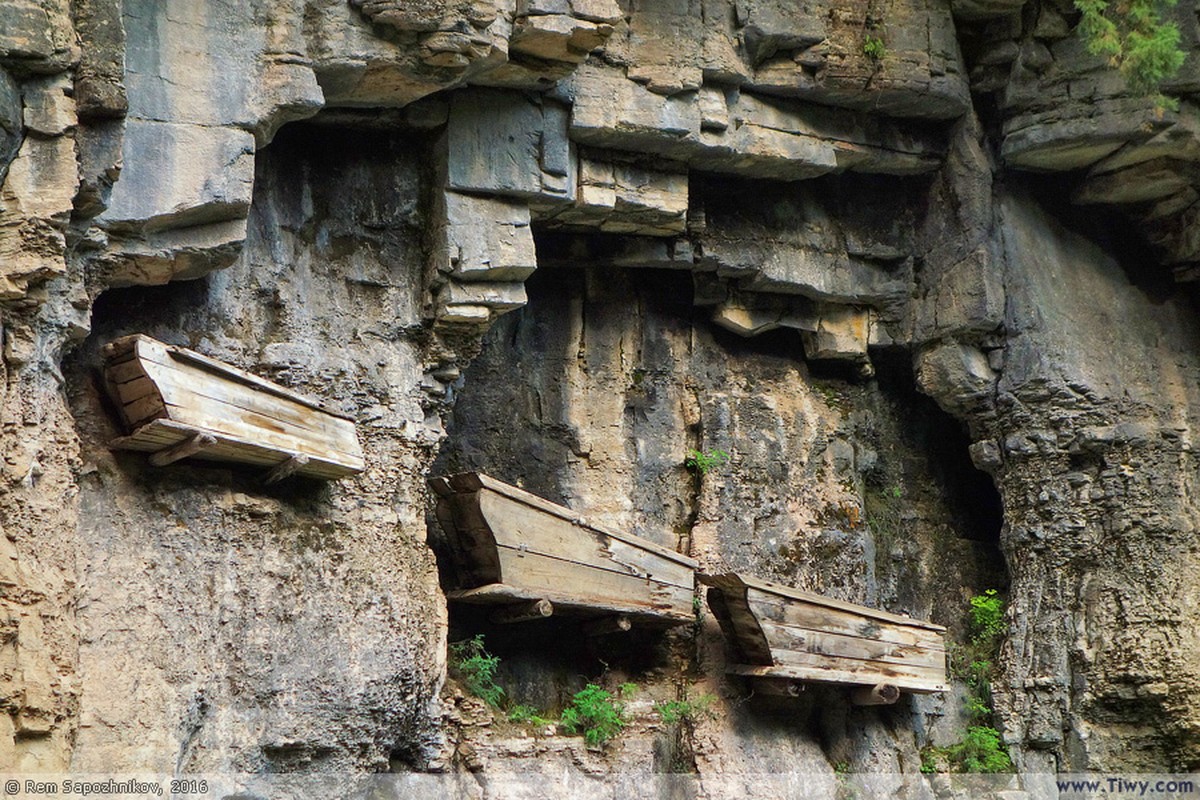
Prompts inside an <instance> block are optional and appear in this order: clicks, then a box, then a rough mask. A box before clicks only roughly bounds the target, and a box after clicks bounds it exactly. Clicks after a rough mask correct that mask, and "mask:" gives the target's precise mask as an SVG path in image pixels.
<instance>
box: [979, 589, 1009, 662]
mask: <svg viewBox="0 0 1200 800" xmlns="http://www.w3.org/2000/svg"><path fill="white" fill-rule="evenodd" d="M1003 633H1004V598H1002V597H1001V596H1000V592H998V591H997V590H996V589H988V590H986V591H984V593H983V594H977V595H975V596H974V597H972V598H971V644H972V645H974V646H976V647H978V648H981V649H983V650H986V651H987V652H989V653H990V652H992V651H993V650H995V648H996V646H997V645H998V644H999V642H1000V637H1001V636H1002V635H1003Z"/></svg>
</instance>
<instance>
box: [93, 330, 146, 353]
mask: <svg viewBox="0 0 1200 800" xmlns="http://www.w3.org/2000/svg"><path fill="white" fill-rule="evenodd" d="M139 336H140V334H134V335H133V336H122V337H121V338H119V339H113V340H112V341H111V342H109V343H107V344H105V345H104V346H103V347H101V348H100V354H101V355H102V356H104V357H105V358H111V359H119V358H122V357H128V356H129V355H130V354H131V353H132V352H133V350H134V346H135V345H136V344H137V341H138V337H139Z"/></svg>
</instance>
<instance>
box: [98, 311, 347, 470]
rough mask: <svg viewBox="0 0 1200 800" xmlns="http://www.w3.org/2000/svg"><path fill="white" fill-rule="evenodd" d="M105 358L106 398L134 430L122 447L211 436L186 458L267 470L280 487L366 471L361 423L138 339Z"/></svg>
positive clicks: (109, 349) (119, 343) (152, 448)
mask: <svg viewBox="0 0 1200 800" xmlns="http://www.w3.org/2000/svg"><path fill="white" fill-rule="evenodd" d="M103 354H104V356H105V364H104V377H105V382H106V384H107V386H108V391H109V394H110V395H111V397H112V399H113V401H114V402H115V403H116V405H117V407H118V409H119V410H120V413H121V416H122V420H123V422H124V423H125V425H126V428H127V429H128V430H129V431H131V433H130V434H129V435H128V436H124V437H121V438H120V439H117V440H116V441H115V442H113V447H115V448H120V449H127V450H140V451H146V452H154V453H160V452H162V451H164V450H168V449H170V448H173V447H176V446H178V445H180V444H181V443H182V442H184V441H186V440H189V439H192V438H194V437H198V436H204V437H208V438H207V439H205V440H204V442H205V447H203V448H201V449H199V450H197V451H196V452H194V453H188V454H187V455H189V456H194V457H197V458H205V459H211V460H218V461H236V462H241V463H246V464H255V465H260V466H263V467H268V468H271V469H272V470H273V475H272V477H273V478H275V479H280V478H282V477H285V476H286V475H290V474H293V473H295V474H300V475H308V476H311V477H317V478H327V479H328V478H340V477H343V476H345V475H353V474H355V473H358V472H362V471H363V469H364V468H365V467H366V463H365V461H364V458H363V451H362V446H361V445H360V444H359V442H358V435H357V433H356V432H355V428H354V421H353V420H352V419H351V418H350V417H348V416H346V415H344V414H341V413H340V412H338V411H335V410H334V409H332V408H330V407H328V406H326V405H325V404H323V403H321V402H319V401H317V400H314V399H312V398H308V397H305V396H303V395H301V394H298V393H296V392H293V391H292V390H290V389H288V388H286V387H283V386H279V385H278V384H275V383H272V382H271V381H268V380H266V379H264V378H260V377H258V376H256V375H252V374H250V373H248V372H245V371H244V370H240V369H238V368H236V367H232V366H229V365H228V364H222V363H221V362H219V361H216V360H215V359H211V358H208V357H207V356H204V355H201V354H199V353H195V352H192V351H191V350H187V349H185V348H182V347H175V346H173V345H167V344H163V343H162V342H159V341H157V340H155V339H152V338H150V337H149V336H143V335H140V334H139V335H134V336H126V337H124V338H122V339H117V340H116V341H114V342H110V343H109V344H108V345H105V347H104V349H103ZM209 439H211V440H212V441H211V442H210V441H209ZM164 457H165V454H164ZM158 460H159V461H162V460H163V459H162V458H159V459H158Z"/></svg>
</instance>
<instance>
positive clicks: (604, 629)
mask: <svg viewBox="0 0 1200 800" xmlns="http://www.w3.org/2000/svg"><path fill="white" fill-rule="evenodd" d="M632 627H633V621H632V620H630V619H629V617H627V616H625V615H624V614H617V615H615V616H611V617H601V618H600V619H597V620H593V621H591V622H586V623H584V625H583V632H584V634H585V635H586V636H605V635H607V634H610V633H626V632H628V631H629V629H630V628H632Z"/></svg>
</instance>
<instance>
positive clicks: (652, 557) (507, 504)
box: [480, 489, 694, 593]
mask: <svg viewBox="0 0 1200 800" xmlns="http://www.w3.org/2000/svg"><path fill="white" fill-rule="evenodd" d="M480 510H481V512H482V515H484V519H486V522H487V527H488V528H490V529H491V531H492V535H493V536H494V537H496V542H497V545H499V546H502V547H517V548H520V549H522V551H527V552H532V553H539V554H541V555H546V557H550V558H558V559H563V560H570V561H575V563H576V564H582V565H584V566H589V567H593V569H596V570H605V571H608V572H619V573H622V575H629V576H634V577H636V578H642V579H649V581H655V582H658V583H668V584H671V585H676V587H683V588H685V589H688V591H689V593H691V591H692V588H694V583H692V575H694V573H692V572H690V571H689V570H686V569H685V567H683V566H680V565H679V564H676V563H674V561H668V560H666V559H664V558H661V557H660V555H658V554H656V553H649V552H647V551H641V549H637V548H635V547H631V546H630V545H628V543H625V542H619V541H614V540H612V539H610V537H607V536H605V535H604V534H601V533H599V531H596V530H593V529H589V528H581V527H580V525H575V524H571V523H569V522H566V521H563V519H559V518H557V517H552V516H548V515H546V513H542V512H540V511H536V510H534V509H532V507H529V506H527V505H523V504H521V503H516V501H514V500H511V499H509V498H506V497H504V495H502V494H498V493H496V492H491V491H487V489H484V491H482V492H480Z"/></svg>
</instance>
